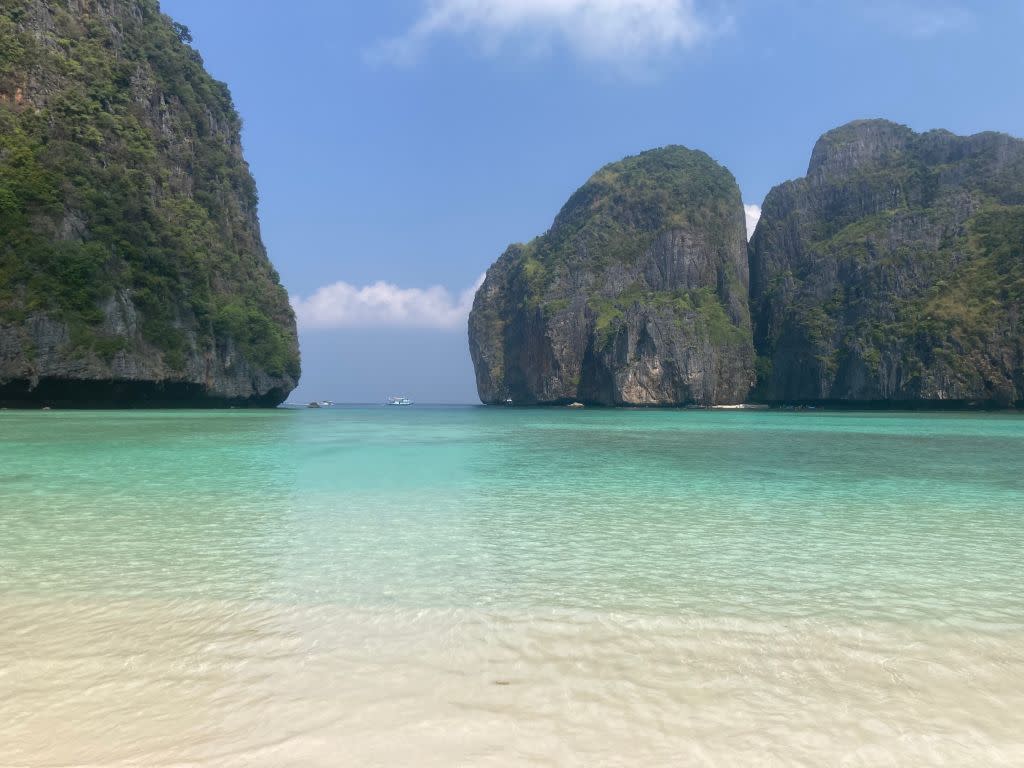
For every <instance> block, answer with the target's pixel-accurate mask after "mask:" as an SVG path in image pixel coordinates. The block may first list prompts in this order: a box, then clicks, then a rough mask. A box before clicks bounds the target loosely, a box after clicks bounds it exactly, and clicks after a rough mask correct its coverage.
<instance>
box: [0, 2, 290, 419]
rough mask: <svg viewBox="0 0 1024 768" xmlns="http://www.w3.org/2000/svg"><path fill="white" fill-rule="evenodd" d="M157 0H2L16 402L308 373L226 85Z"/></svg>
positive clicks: (274, 391) (1, 92) (1, 140)
mask: <svg viewBox="0 0 1024 768" xmlns="http://www.w3.org/2000/svg"><path fill="white" fill-rule="evenodd" d="M189 42H190V37H189V35H188V30H187V29H185V28H184V27H182V26H180V25H177V24H175V23H174V22H172V21H171V20H170V19H169V18H167V17H166V16H163V15H162V14H161V13H160V9H159V6H158V3H157V2H156V0H4V3H3V5H2V7H0V405H8V406H9V405H32V404H50V405H64V406H75V405H82V406H96V405H161V406H176V405H190V406H205V405H259V406H271V405H276V404H278V403H280V402H281V401H283V400H284V399H285V397H286V396H287V394H288V392H290V391H291V390H292V389H293V388H294V387H295V385H296V382H297V379H298V375H299V358H298V343H297V339H296V333H295V321H294V316H293V314H292V311H291V309H290V307H289V305H288V299H287V295H286V294H285V292H284V289H283V288H282V287H281V285H280V283H279V280H278V276H277V273H276V272H275V271H274V269H273V267H272V266H271V264H270V262H269V260H268V259H267V256H266V252H265V250H264V248H263V244H262V242H261V240H260V232H259V223H258V220H257V215H256V205H257V196H256V188H255V184H254V183H253V180H252V178H251V176H250V175H249V171H248V167H247V165H246V163H245V161H244V159H243V156H242V151H241V146H240V138H239V134H240V121H239V118H238V116H237V114H236V112H235V110H234V107H233V106H232V102H231V97H230V94H229V93H228V90H227V88H226V86H224V85H223V84H222V83H218V82H216V81H214V80H213V79H212V78H210V76H209V75H208V74H207V73H206V72H205V71H204V69H203V65H202V60H201V59H200V57H199V54H198V53H196V52H195V51H194V50H193V49H192V48H191V47H190V46H189V45H188V43H189Z"/></svg>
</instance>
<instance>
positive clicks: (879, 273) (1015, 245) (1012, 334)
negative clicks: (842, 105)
mask: <svg viewBox="0 0 1024 768" xmlns="http://www.w3.org/2000/svg"><path fill="white" fill-rule="evenodd" d="M750 278H751V311H752V314H753V324H754V325H753V328H754V344H755V347H756V349H757V353H758V387H757V390H756V395H757V398H758V399H761V400H765V401H769V402H797V401H801V402H830V403H848V404H861V405H875V406H881V405H913V406H929V407H942V406H953V407H960V406H966V405H974V406H992V407H1003V406H1010V405H1013V404H1014V403H1019V402H1020V401H1022V400H1024V325H1022V323H1024V315H1022V308H1024V141H1021V140H1018V139H1014V138H1012V137H1010V136H1006V135H1003V134H998V133H982V134H978V135H976V136H967V137H962V136H956V135H954V134H951V133H949V132H946V131H930V132H928V133H924V134H917V133H914V132H913V131H911V130H910V129H909V128H906V127H904V126H901V125H896V124H894V123H890V122H886V121H883V120H868V121H858V122H854V123H851V124H849V125H846V126H843V127H841V128H838V129H836V130H834V131H831V132H829V133H827V134H825V135H824V136H823V137H822V138H821V139H820V140H819V141H818V143H817V146H815V148H814V151H813V154H812V156H811V162H810V167H809V168H808V172H807V176H806V177H805V178H802V179H798V180H796V181H790V182H786V183H785V184H782V185H780V186H778V187H776V188H775V189H773V190H772V191H771V193H770V194H769V195H768V198H767V199H766V201H765V203H764V206H763V213H762V218H761V221H760V223H759V224H758V227H757V231H756V232H755V234H754V237H753V239H752V241H751V244H750Z"/></svg>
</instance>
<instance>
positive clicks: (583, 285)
mask: <svg viewBox="0 0 1024 768" xmlns="http://www.w3.org/2000/svg"><path fill="white" fill-rule="evenodd" d="M744 226H745V225H744V215H743V206H742V202H741V199H740V194H739V188H738V187H737V186H736V181H735V179H734V178H733V176H732V174H730V173H729V171H728V170H727V169H725V168H723V167H722V166H720V165H719V164H717V163H716V162H715V161H714V160H712V159H711V158H710V157H709V156H708V155H706V154H705V153H703V152H698V151H694V150H690V149H686V148H685V147H677V146H673V147H665V148H662V149H657V150H651V151H649V152H644V153H642V154H640V155H636V156H634V157H629V158H626V159H625V160H622V161H619V162H616V163H613V164H611V165H607V166H605V167H604V168H602V169H601V170H599V171H598V172H597V173H596V174H594V175H593V176H592V177H591V178H590V179H589V180H588V181H587V183H586V184H584V185H583V186H582V187H581V188H580V189H579V190H578V191H577V192H576V193H575V194H573V195H572V196H571V197H570V199H569V200H568V202H567V203H566V204H565V206H564V207H563V208H562V210H561V212H560V213H559V214H558V216H557V217H556V218H555V221H554V223H553V225H552V227H551V229H550V230H548V232H546V233H545V234H543V235H541V236H540V237H538V238H536V239H534V240H532V241H530V242H529V243H527V244H525V245H513V246H511V247H510V248H509V249H508V250H507V251H506V252H505V254H504V255H503V256H502V257H501V258H500V259H499V260H498V261H497V263H496V264H495V265H494V266H492V267H491V269H490V270H489V271H488V275H487V280H486V281H485V283H484V285H483V287H482V289H481V291H480V293H478V295H477V300H476V302H475V303H474V307H473V313H472V315H471V317H470V347H471V351H472V354H473V359H474V364H475V367H476V373H477V384H478V389H479V391H480V396H481V398H482V399H483V400H484V402H503V401H504V400H505V399H506V398H509V397H511V398H512V399H513V400H514V401H516V402H523V403H531V402H538V403H558V402H566V401H570V402H571V401H573V400H580V401H583V402H591V403H601V404H609V405H616V404H646V405H678V404H685V403H692V402H701V403H708V404H710V403H716V402H737V401H738V400H741V399H742V398H743V396H744V395H745V394H746V392H747V390H748V389H749V386H750V382H751V380H752V378H753V373H752V371H753V350H752V345H751V340H750V316H749V312H748V308H747V284H748V283H747V281H748V274H747V259H746V237H745V229H744Z"/></svg>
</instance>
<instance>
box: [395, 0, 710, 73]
mask: <svg viewBox="0 0 1024 768" xmlns="http://www.w3.org/2000/svg"><path fill="white" fill-rule="evenodd" d="M714 31H715V30H714V28H713V26H712V25H711V24H710V23H709V22H708V21H707V20H705V19H704V18H703V17H702V15H701V14H699V13H698V12H697V9H696V6H695V4H694V0H428V1H427V4H426V8H425V9H424V12H423V14H422V15H421V16H420V18H419V19H418V20H417V21H416V22H415V23H414V24H413V26H412V27H411V28H410V29H409V30H408V31H407V32H406V33H405V34H403V35H401V36H399V37H396V38H394V39H391V40H388V41H386V42H384V43H383V44H382V45H381V46H380V47H379V48H378V50H377V51H376V52H375V57H376V58H378V59H383V60H389V61H392V62H396V63H408V62H410V61H412V60H414V59H415V58H416V56H417V55H418V54H419V53H420V52H421V51H422V50H423V48H424V46H425V45H426V44H427V43H428V42H429V41H430V40H431V39H432V38H435V37H438V36H443V35H458V36H462V37H469V38H474V39H475V40H477V41H478V42H479V43H481V44H482V45H483V46H484V47H485V48H487V49H490V50H495V49H497V48H498V47H500V46H501V44H502V43H503V42H504V41H506V40H507V39H508V38H510V37H516V36H518V37H519V38H520V41H524V40H525V41H527V43H528V46H529V47H530V48H531V49H536V48H537V47H538V46H543V45H546V44H549V43H550V42H552V41H557V42H561V43H562V44H564V45H565V46H567V47H568V48H569V50H571V51H572V52H573V53H574V54H576V55H578V56H580V57H581V58H584V59H588V60H593V61H606V62H624V61H643V60H647V59H650V58H652V57H655V56H661V55H665V54H667V53H671V52H673V51H675V50H677V49H685V48H691V47H693V46H694V45H696V44H697V43H700V42H702V41H703V40H705V39H706V38H707V37H709V36H710V35H711V34H713V32H714Z"/></svg>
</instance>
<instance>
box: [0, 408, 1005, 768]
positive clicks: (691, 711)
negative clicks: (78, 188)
mask: <svg viewBox="0 0 1024 768" xmlns="http://www.w3.org/2000/svg"><path fill="white" fill-rule="evenodd" d="M1021 711H1024V417H1022V416H1020V415H1016V414H1002V415H1000V414H920V415H919V414H888V413H885V414H867V413H829V412H807V413H792V412H749V411H742V412H719V411H657V410H651V411H640V410H637V411H611V410H584V411H572V410H568V409H553V410H519V409H486V408H474V407H421V406H416V407H412V408H385V407H382V406H366V407H335V408H330V409H321V410H305V409H300V410H288V409H280V410H277V411H268V412H245V411H225V412H81V413H79V412H57V411H54V412H31V413H29V412H3V413H0V723H3V724H5V725H2V726H0V766H44V765H46V766H51V765H61V766H65V765H66V766H71V765H83V766H84V765H88V766H100V765H103V766H106V765H118V766H121V765H124V766H127V765H165V766H172V765H173V766H178V765H180V766H186V765H188V766H193V765H211V766H215V765H216V766H220V765H267V766H276V765H323V766H336V765H358V766H362V765H382V766H383V765H552V766H556V765H558V766H561V765H581V766H593V765H623V766H625V765H780V766H782V765H787V766H788V765H808V766H812V765H813V766H822V765H837V766H839V765H842V766H861V765H862V766H886V765H893V766H907V765H922V766H924V765H928V766H931V765H951V766H953V765H956V766H963V765H983V766H1001V765H1006V766H1019V765H1024V728H1021V727H1020V719H1019V718H1020V712H1021Z"/></svg>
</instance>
